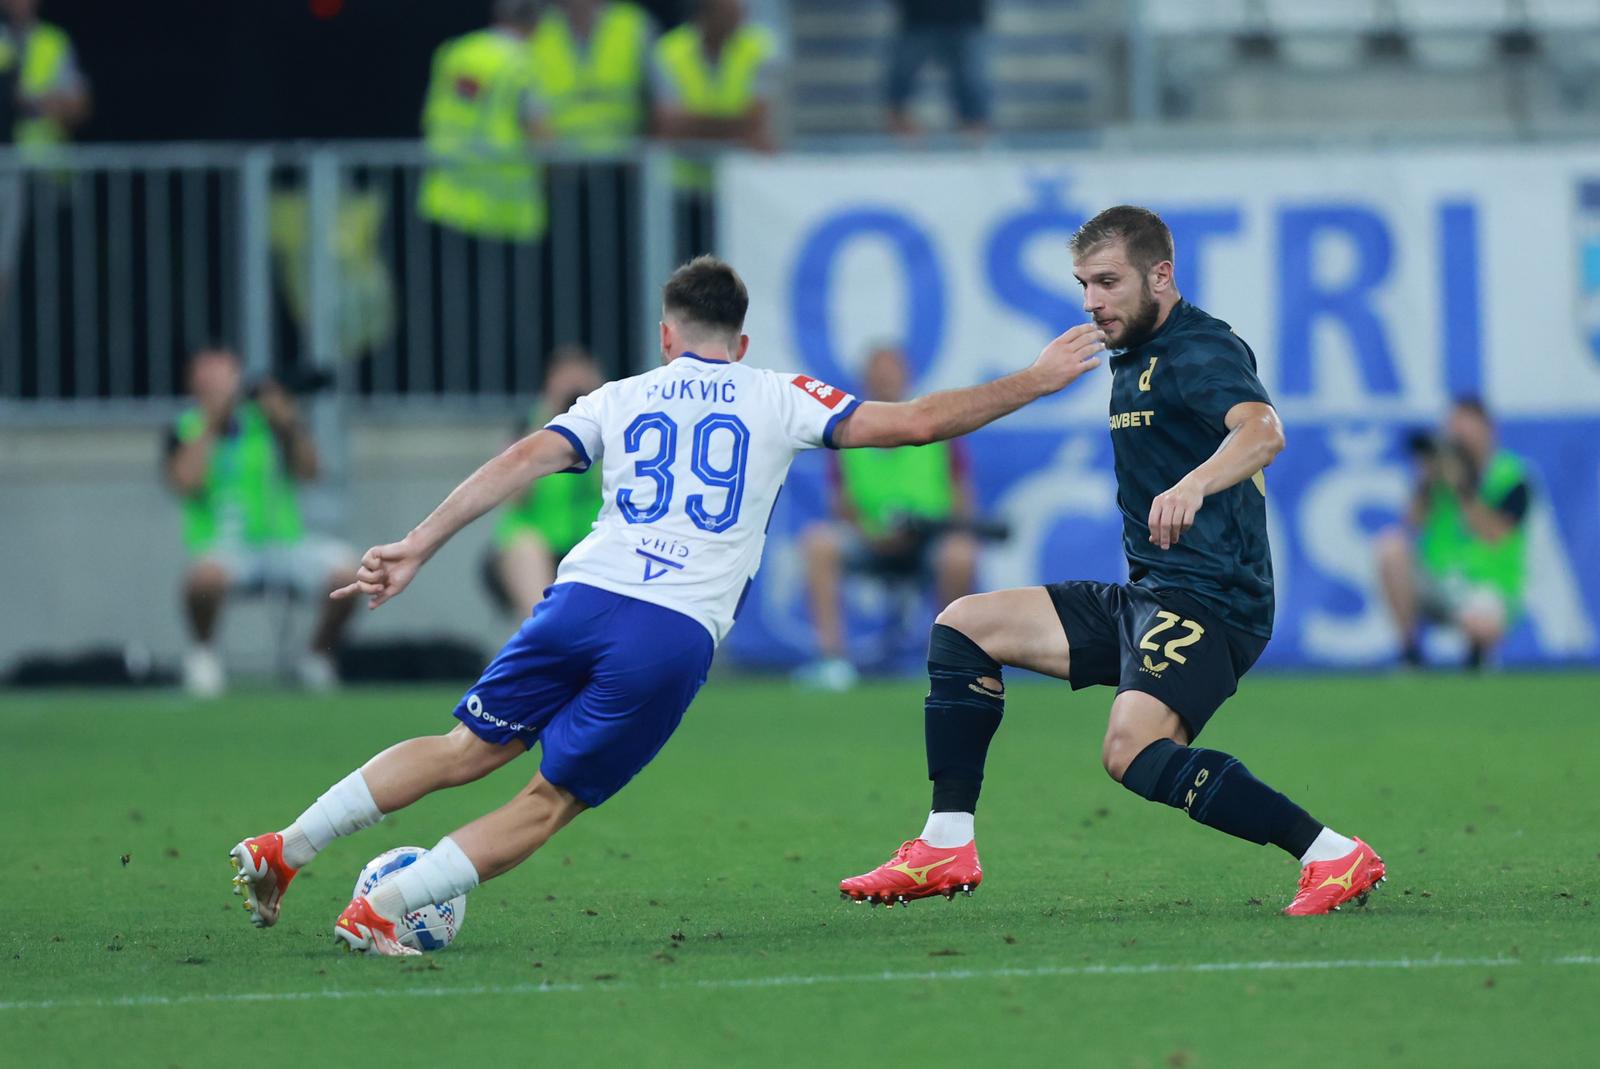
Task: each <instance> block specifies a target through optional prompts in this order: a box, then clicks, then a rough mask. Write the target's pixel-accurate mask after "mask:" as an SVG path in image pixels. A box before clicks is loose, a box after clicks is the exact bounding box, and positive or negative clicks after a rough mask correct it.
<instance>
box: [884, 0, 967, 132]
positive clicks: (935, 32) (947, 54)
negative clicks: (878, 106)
mask: <svg viewBox="0 0 1600 1069" xmlns="http://www.w3.org/2000/svg"><path fill="white" fill-rule="evenodd" d="M894 6H895V7H896V8H897V9H898V10H899V13H900V24H899V29H898V30H897V31H896V33H895V34H894V36H893V37H892V38H891V39H890V45H889V76H888V97H889V128H890V130H891V131H893V132H894V133H897V134H904V135H916V134H920V133H921V132H922V130H921V127H920V126H919V125H918V123H917V121H916V119H914V118H913V117H912V115H911V97H912V95H913V93H914V92H915V90H916V82H917V75H918V73H919V72H920V71H921V70H922V68H923V66H924V64H926V63H927V62H928V61H929V60H932V61H934V62H935V63H937V64H939V65H940V66H941V67H943V68H944V70H945V75H946V77H947V78H948V79H949V86H950V107H951V109H952V110H953V111H954V112H955V115H956V119H957V120H958V122H959V123H960V126H961V129H962V131H963V132H964V133H967V134H970V135H974V136H979V135H982V134H984V133H987V132H988V128H989V83H988V77H987V74H986V73H985V71H984V57H983V51H984V25H985V23H986V21H987V19H988V13H989V12H988V7H989V5H988V0H894Z"/></svg>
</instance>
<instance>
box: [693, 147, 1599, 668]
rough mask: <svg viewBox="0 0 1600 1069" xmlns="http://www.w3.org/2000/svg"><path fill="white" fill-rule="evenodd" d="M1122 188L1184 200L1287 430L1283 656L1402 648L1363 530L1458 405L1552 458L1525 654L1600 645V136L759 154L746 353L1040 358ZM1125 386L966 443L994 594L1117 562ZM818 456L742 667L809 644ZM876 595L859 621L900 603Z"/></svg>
mask: <svg viewBox="0 0 1600 1069" xmlns="http://www.w3.org/2000/svg"><path fill="white" fill-rule="evenodd" d="M1122 202H1131V203H1136V204H1145V205H1148V206H1150V207H1153V208H1155V209H1157V210H1158V211H1160V212H1161V213H1162V214H1163V215H1164V217H1165V218H1166V219H1167V221H1168V223H1169V225H1171V227H1172V229H1173V232H1174V236H1175V239H1176V244H1177V259H1176V271H1177V278H1178V283H1179V286H1180V288H1181V290H1182V292H1183V293H1184V295H1185V296H1186V297H1188V298H1189V299H1191V300H1193V301H1195V303H1197V304H1199V305H1200V306H1201V307H1203V308H1205V309H1206V310H1208V311H1210V312H1211V313H1212V314H1214V315H1217V316H1219V317H1220V318H1222V319H1224V320H1226V321H1228V322H1229V323H1231V324H1232V325H1233V327H1234V328H1235V330H1236V331H1237V332H1238V333H1239V334H1240V335H1241V336H1242V337H1243V338H1245V339H1246V340H1247V341H1248V342H1249V343H1250V344H1251V346H1252V347H1253V348H1254V350H1255V352H1256V354H1257V357H1258V359H1259V360H1260V363H1261V374H1262V379H1263V381H1264V382H1265V384H1266V386H1267V388H1268V389H1269V390H1270V391H1271V393H1272V395H1273V397H1274V399H1275V401H1276V403H1277V405H1278V407H1279V410H1280V411H1281V412H1282V414H1283V416H1284V419H1285V422H1286V424H1287V427H1288V435H1289V446H1288V449H1287V451H1286V452H1285V453H1284V455H1283V456H1282V457H1281V458H1280V460H1279V461H1278V462H1277V463H1276V464H1274V465H1273V467H1272V468H1271V469H1270V471H1269V472H1268V476H1267V478H1268V485H1269V501H1270V520H1271V524H1272V537H1273V549H1274V554H1275V560H1274V563H1275V568H1276V572H1277V577H1278V623H1277V633H1276V637H1275V639H1274V641H1273V643H1272V645H1271V647H1270V648H1269V649H1268V652H1267V654H1266V656H1265V658H1264V659H1263V663H1266V664H1274V665H1280V666H1316V667H1360V666H1365V665H1373V664H1379V663H1384V662H1386V661H1388V660H1389V659H1390V658H1391V657H1392V654H1393V649H1394V645H1393V642H1394V639H1393V635H1392V633H1391V630H1390V628H1389V624H1388V622H1387V617H1386V614H1385V612H1384V609H1383V605H1382V603H1381V596H1380V594H1379V591H1378V587H1377V575H1376V569H1375V566H1374V563H1373V559H1372V553H1371V537H1372V535H1373V533H1374V532H1376V531H1377V530H1379V529H1381V528H1382V527H1383V526H1385V525H1387V524H1388V523H1390V522H1392V521H1393V520H1394V519H1395V518H1396V517H1397V516H1398V514H1399V512H1400V510H1401V509H1402V508H1403V507H1404V503H1405V501H1406V500H1407V497H1408V494H1409V492H1410V486H1411V480H1412V476H1411V469H1410V467H1409V465H1408V462H1407V458H1406V455H1405V450H1404V439H1405V437H1406V435H1407V433H1408V432H1409V431H1411V430H1413V429H1416V428H1419V427H1426V426H1430V425H1432V424H1434V423H1435V422H1436V421H1437V420H1438V419H1439V417H1440V415H1441V414H1442V412H1443V411H1444V409H1445V407H1446V405H1447V403H1448V401H1449V399H1450V398H1451V397H1453V396H1457V395H1463V394H1477V395H1481V396H1483V397H1484V398H1485V399H1486V400H1487V402H1488V404H1489V406H1490V408H1491V410H1492V411H1493V412H1494V413H1495V414H1496V415H1497V417H1498V418H1499V420H1500V425H1501V432H1502V440H1503V441H1504V443H1505V444H1506V445H1507V446H1509V447H1510V448H1512V449H1513V450H1515V451H1517V452H1519V453H1521V454H1522V455H1523V456H1525V457H1526V458H1528V459H1529V460H1530V462H1531V464H1532V466H1533V468H1534V469H1535V471H1536V472H1537V474H1538V483H1537V488H1536V495H1535V501H1534V505H1533V507H1532V510H1531V518H1530V521H1529V522H1530V528H1529V531H1530V537H1529V542H1530V582H1529V588H1528V597H1527V605H1526V610H1525V612H1524V613H1523V615H1522V617H1521V619H1520V621H1519V622H1518V624H1517V626H1516V628H1515V631H1514V633H1513V635H1512V637H1511V639H1510V640H1509V641H1508V643H1507V645H1506V647H1505V651H1504V657H1505V660H1506V661H1507V662H1508V663H1562V662H1589V663H1593V662H1595V661H1596V660H1597V659H1600V641H1597V638H1596V624H1597V621H1600V557H1597V555H1596V553H1595V546H1596V545H1600V152H1592V151H1591V152H1584V151H1577V150H1566V149H1528V148H1516V149H1509V148H1508V149H1505V150H1479V151H1472V152H1465V151H1450V152H1442V151H1441V152H1420V153H1419V152H1406V153H1404V154H1400V153H1348V154H1335V155H1328V154H1326V153H1322V154H1309V153H1308V154H1299V155H1296V154H1289V153H1283V154H1265V153H1264V154H1246V155H1199V156H1166V155H1155V154H1126V155H1114V154H1095V155H1084V156H1070V155H1069V156H1038V157H1017V156H982V155H973V156H960V157H941V156H935V155H929V156H897V157H892V158H891V157H854V158H850V157H847V158H838V157H830V158H826V159H822V158H807V157H803V156H800V157H789V158H772V159H744V160H737V161H732V162H730V163H729V164H727V165H726V167H725V169H724V172H723V175H722V186H721V203H720V211H721V215H720V220H721V230H720V233H721V234H722V235H723V240H722V242H721V245H722V251H723V252H724V253H725V255H727V256H728V257H729V258H730V259H731V260H732V262H733V263H734V264H735V265H737V266H738V268H739V269H740V271H741V272H743V274H744V276H745V278H746V280H747V281H748V282H749V285H750V292H751V309H750V317H749V325H748V329H749V332H750V334H751V337H752V346H751V360H752V361H753V362H755V363H758V364H761V365H763V366H770V367H778V368H796V369H798V370H803V371H805V372H807V373H810V374H813V375H816V376H817V377H819V378H822V379H824V380H827V381H831V382H834V383H835V384H837V385H840V386H843V387H845V388H848V389H851V390H854V389H857V388H858V387H859V385H860V383H859V370H860V365H861V361H862V358H863V356H864V354H865V351H866V349H867V348H868V346H869V345H870V344H871V343H872V342H874V341H879V340H886V339H889V340H898V341H901V342H903V343H904V345H905V346H906V348H907V350H908V354H909V357H910V360H911V363H912V365H913V369H914V376H915V386H914V388H915V389H916V390H917V391H918V392H924V391H927V390H932V389H938V388H943V387H948V386H954V385H959V384H963V383H969V382H972V381H975V380H979V379H983V378H986V377H993V376H995V375H997V374H1000V373H1003V372H1005V371H1008V370H1011V369H1013V368H1015V367H1017V366H1020V365H1021V364H1023V363H1026V362H1027V361H1029V360H1031V359H1032V358H1033V356H1034V354H1036V353H1037V352H1038V350H1039V347H1040V346H1041V345H1042V344H1043V343H1044V342H1045V341H1046V340H1047V339H1048V338H1050V337H1052V336H1053V335H1054V334H1056V333H1057V332H1059V331H1060V330H1062V329H1065V328H1066V327H1067V326H1070V325H1072V324H1075V323H1078V322H1081V321H1082V320H1083V318H1084V317H1083V314H1082V311H1081V308H1080V305H1079V297H1078V291H1077V286H1076V284H1075V283H1074V282H1073V280H1072V277H1071V273H1070V269H1071V260H1070V257H1069V255H1068V253H1067V249H1066V242H1067V238H1068V236H1069V235H1070V234H1071V233H1072V231H1073V230H1074V229H1075V228H1076V227H1077V226H1078V225H1079V224H1080V223H1081V222H1082V221H1083V220H1084V219H1085V218H1087V217H1088V216H1089V215H1091V214H1093V213H1094V212H1095V211H1097V210H1099V209H1100V208H1103V207H1106V206H1108V205H1111V204H1116V203H1122ZM1109 388H1110V387H1109V376H1108V374H1107V373H1106V372H1105V371H1103V370H1102V371H1100V372H1097V373H1096V374H1095V375H1094V376H1092V377H1091V378H1090V379H1086V380H1084V381H1081V382H1080V383H1078V384H1077V385H1075V386H1074V387H1073V388H1072V389H1070V390H1069V391H1067V392H1066V393H1064V394H1063V395H1060V396H1059V397H1057V398H1053V399H1050V400H1047V401H1045V402H1041V403H1039V404H1036V405H1034V406H1032V407H1031V408H1029V409H1027V410H1025V411H1024V412H1022V413H1019V414H1017V415H1016V416H1013V417H1011V418H1010V419H1008V420H1006V421H1005V422H1004V423H1002V424H1000V425H999V426H997V427H994V428H990V429H988V430H986V431H984V432H982V433H980V434H978V435H976V436H974V438H973V439H972V441H971V445H970V451H971V457H972V460H973V462H974V474H975V480H976V484H977V489H978V492H979V496H980V500H981V502H982V505H983V508H984V509H985V510H986V513H988V514H989V515H992V516H994V517H997V518H1002V519H1004V520H1006V521H1007V522H1008V523H1009V524H1010V525H1011V527H1012V537H1011V538H1010V539H1009V540H1008V541H1007V542H1005V543H1003V544H1000V545H998V546H995V547H992V548H991V549H990V550H989V551H988V553H987V554H986V556H985V559H984V565H983V567H982V571H981V583H982V585H983V586H985V587H998V586H1010V585H1017V584H1026V583H1036V582H1041V581H1046V580H1052V579H1059V578H1102V579H1120V578H1124V577H1125V575H1126V572H1125V568H1124V566H1123V564H1122V557H1121V552H1120V543H1119V530H1120V527H1119V520H1118V513H1117V508H1116V500H1115V484H1114V481H1113V478H1112V473H1111V447H1110V441H1109V437H1108V435H1107V433H1106V429H1105V413H1106V411H1107V401H1108V397H1109ZM823 475H824V468H823V462H822V461H821V459H820V458H816V457H813V458H808V459H807V460H806V461H805V462H804V463H802V464H799V465H797V466H796V472H795V477H794V479H793V480H792V485H791V487H790V489H789V492H787V493H785V495H784V498H783V500H782V501H780V503H779V508H778V513H777V515H775V517H774V520H773V533H774V536H775V537H774V540H773V543H772V545H771V547H770V548H769V551H768V554H769V556H768V561H767V563H766V565H765V566H764V569H763V573H762V575H761V578H760V579H758V580H757V584H756V588H755V589H754V590H753V591H752V593H751V598H750V604H748V605H747V606H746V608H745V611H744V613H743V615H742V616H741V619H740V627H739V628H737V629H735V631H734V633H733V636H732V638H731V640H730V644H731V647H732V649H733V651H734V652H735V653H736V654H738V655H739V656H742V657H744V658H746V659H754V660H772V661H777V660H781V659H787V658H793V657H794V656H797V655H803V654H804V653H806V652H808V650H809V644H810V637H809V630H808V628H807V625H806V612H805V608H804V603H803V602H804V595H803V578H804V577H803V575H802V574H801V568H802V563H801V561H800V559H799V555H798V551H797V549H796V547H795V546H794V545H793V544H792V539H791V538H788V537H785V536H787V535H792V534H795V533H797V532H798V531H799V530H800V529H801V528H802V527H803V526H804V524H805V523H806V522H808V521H809V520H810V519H812V518H815V517H816V516H819V515H821V514H822V512H823V509H824V505H825V497H826V494H825V490H824V485H823V481H824V480H823ZM854 596H855V598H856V600H857V604H855V605H853V613H854V615H855V618H856V621H857V623H856V626H858V627H860V628H861V629H862V634H863V635H864V634H866V632H867V630H868V629H869V628H870V626H871V622H872V621H871V618H872V616H873V615H874V614H875V613H878V612H881V611H882V609H883V606H882V604H875V602H881V601H883V599H882V598H880V597H878V596H877V595H876V593H875V592H874V591H873V590H872V589H870V587H865V588H863V589H862V590H861V591H858V592H857V594H856V595H854ZM910 630H911V631H913V632H916V631H920V626H918V627H913V628H911V629H910ZM914 641H915V640H914V639H912V638H908V639H907V641H906V643H905V649H906V650H911V649H913V648H914ZM1446 641H1448V638H1446ZM907 656H914V655H912V654H907Z"/></svg>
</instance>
